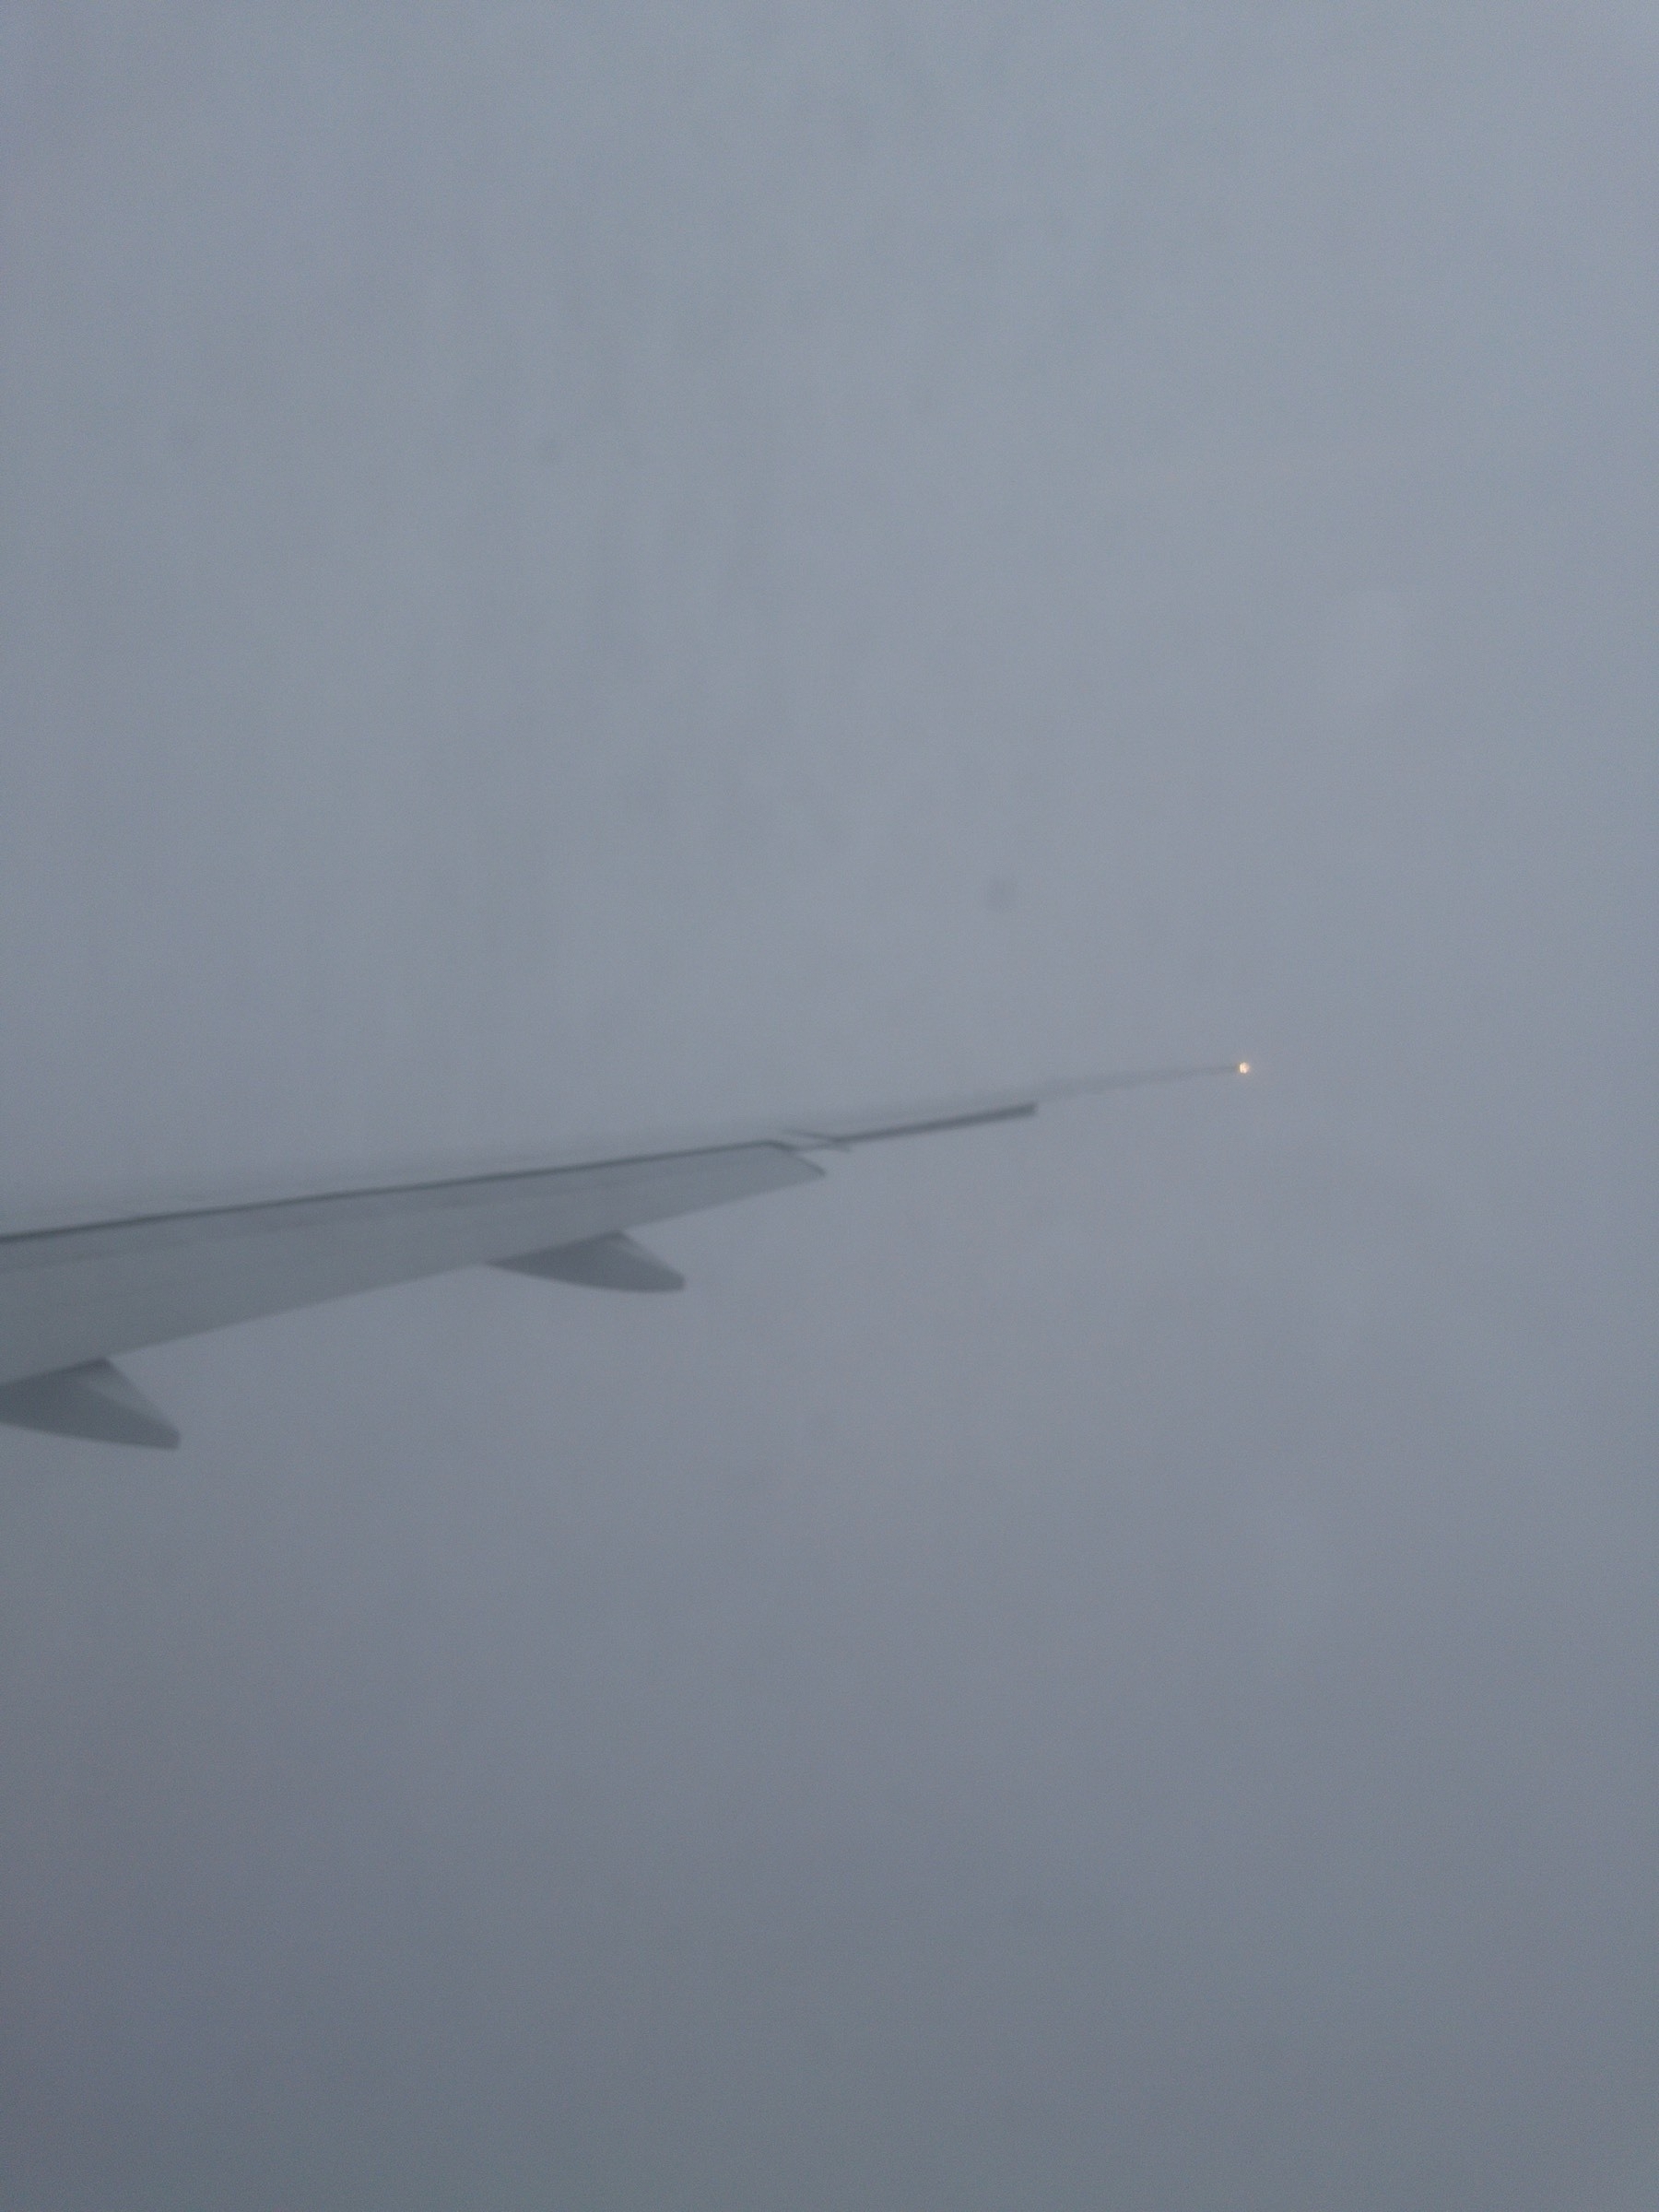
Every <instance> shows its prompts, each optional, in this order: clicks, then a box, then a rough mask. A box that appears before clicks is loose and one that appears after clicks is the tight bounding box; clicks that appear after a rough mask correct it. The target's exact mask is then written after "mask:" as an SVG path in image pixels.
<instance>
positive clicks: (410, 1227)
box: [0, 1063, 1246, 1445]
mask: <svg viewBox="0 0 1659 2212" xmlns="http://www.w3.org/2000/svg"><path fill="white" fill-rule="evenodd" d="M1244 1072H1246V1070H1245V1068H1244V1066H1243V1065H1241V1064H1239V1063H1234V1064H1232V1065H1229V1066H1226V1067H1202V1068H1200V1067H1189V1068H1157V1069H1149V1070H1147V1071H1145V1072H1143V1073H1140V1074H1135V1075H1123V1076H1103V1077H1085V1078H1082V1079H1081V1080H1078V1081H1074V1082H1069V1083H1056V1084H1050V1085H1047V1086H1040V1087H1037V1088H1032V1089H1029V1090H1025V1091H1017V1092H1007V1093H1004V1094H1002V1095H1000V1096H997V1097H993V1098H982V1099H972V1100H956V1101H953V1102H945V1103H941V1104H935V1105H929V1106H916V1107H911V1108H908V1109H900V1110H898V1111H894V1112H885V1113H865V1114H861V1115H855V1116H845V1117H834V1116H832V1117H830V1118H827V1119H825V1120H823V1121H812V1122H809V1123H803V1124H780V1125H777V1126H774V1127H769V1128H764V1129H760V1130H751V1131H748V1132H742V1133H736V1134H733V1135H726V1136H724V1137H718V1136H716V1137H703V1138H699V1139H682V1140H680V1141H678V1142H674V1141H661V1140H659V1141H657V1142H655V1143H652V1144H647V1145H641V1146H635V1147H611V1148H608V1149H606V1148H599V1149H590V1150H589V1151H588V1152H587V1153H586V1154H585V1155H584V1156H582V1157H567V1158H559V1159H552V1160H545V1161H541V1162H537V1163H531V1164H525V1165H514V1166H511V1167H498V1168H491V1169H489V1170H488V1171H482V1172H474V1173H471V1174H462V1175H447V1176H441V1177H422V1178H418V1179H413V1180H405V1181H399V1182H382V1183H378V1184H373V1185H370V1186H368V1187H362V1188H355V1189H347V1190H335V1191H327V1192H321V1193H316V1194H303V1195H300V1196H293V1197H276V1198H264V1199H259V1200H255V1201H252V1202H249V1201H243V1202H241V1203H238V1204H231V1205H206V1204H204V1205H192V1206H182V1207H178V1208H174V1209H172V1210H169V1211H150V1212H142V1213H137V1212H135V1213H132V1214H129V1215H125V1216H123V1217H120V1218H115V1219H109V1220H93V1221H74V1222H70V1223H67V1224H63V1225H58V1226H52V1227H46V1228H33V1229H23V1230H12V1231H10V1232H4V1231H0V1423H8V1424H11V1425H13V1426H16V1427H19V1428H26V1429H41V1430H49V1431H52V1432H53V1433H56V1434H60V1435H68V1436H80V1437H91V1438H94V1439H97V1440H100V1441H105V1442H112V1443H139V1444H154V1445H171V1444H176V1443H177V1442H178V1441H179V1439H178V1432H177V1430H175V1429H174V1428H173V1427H172V1425H171V1422H169V1421H168V1420H167V1419H166V1418H165V1417H164V1416H163V1415H161V1414H160V1413H159V1412H158V1411H157V1409H156V1408H155V1407H154V1406H151V1405H150V1404H149V1402H148V1400H147V1399H146V1398H145V1397H144V1396H143V1394H141V1393H140V1392H139V1391H138V1389H137V1388H136V1386H135V1384H134V1383H132V1382H130V1381H129V1380H128V1379H127V1377H126V1376H125V1375H124V1374H123V1373H122V1372H121V1371H120V1370H119V1369H117V1368H115V1367H112V1365H111V1364H110V1362H111V1360H112V1358H113V1356H114V1355H116V1354H118V1353H122V1352H130V1351H136V1350H138V1349H140V1348H141V1347H145V1346H147V1345H154V1344H164V1343H168V1342H171V1340H172V1339H173V1338H175V1337H180V1336H192V1335H196V1334H197V1333H198V1332H200V1331H202V1330H205V1329H214V1328H219V1327H222V1326H224V1325H225V1324H227V1323H229V1322H238V1321H252V1320H255V1319H257V1318H258V1317H259V1316H261V1315H263V1314H266V1313H280V1312H287V1311H288V1309H289V1308H291V1307H296V1306H309V1305H315V1304H317V1303H319V1302H320V1301H322V1300H325V1299H330V1298H340V1297H344V1296H346V1295H347V1294H348V1293H350V1292H352V1291H357V1290H373V1289H378V1288H382V1287H383V1286H385V1285H388V1284H392V1283H404V1282H412V1281H414V1280H415V1279H417V1278H418V1277H421V1276H427V1275H438V1274H441V1273H443V1272H444V1271H445V1270H447V1269H449V1268H452V1267H467V1266H476V1265H491V1266H498V1267H506V1268H510V1269H512V1270H513V1271H514V1272H516V1273H518V1274H522V1275H529V1276H537V1277H547V1278H552V1279H556V1280H559V1281H564V1282H571V1283H579V1284H582V1285H586V1286H589V1287H591V1288H605V1289H618V1290H668V1289H677V1288H679V1287H680V1282H681V1278H680V1277H678V1276H677V1275H676V1274H675V1273H674V1271H673V1270H672V1269H671V1268H669V1267H666V1266H665V1265H664V1264H663V1263H662V1262H661V1261H660V1260H658V1259H656V1258H654V1257H653V1255H652V1254H651V1253H648V1252H646V1251H644V1250H643V1249H642V1248H641V1246H640V1245H638V1244H636V1243H635V1242H634V1241H633V1239H632V1238H631V1237H630V1236H629V1233H628V1232H629V1230H634V1229H638V1228H641V1227H642V1226H643V1225H644V1224H646V1223H648V1222H652V1221H666V1220H670V1219H672V1218H674V1217H675V1216H676V1215H678V1214H688V1213H696V1212H699V1211H700V1210H701V1209H702V1208H704V1207H706V1206H724V1205H727V1204H728V1203H729V1202H730V1201H732V1200H733V1199H736V1198H747V1197H752V1196H755V1195H757V1194H759V1193H762V1192H765V1191H776V1190H782V1189H783V1188H785V1187H786V1186H787V1185H788V1184H790V1183H796V1182H814V1181H816V1180H817V1178H818V1176H819V1175H821V1174H822V1172H823V1170H822V1169H821V1168H820V1167H818V1165H817V1163H816V1161H815V1159H813V1157H812V1156H813V1155H814V1154H817V1153H822V1152H828V1151H843V1150H846V1149H848V1148H850V1147H853V1146H856V1145H866V1144H874V1143H877V1142H878V1141H880V1140H883V1139H886V1138H888V1137H898V1136H920V1135H926V1134H929V1133H931V1132H933V1131H935V1130H944V1129H963V1128H971V1127H973V1126H975V1125H977V1124H983V1123H988V1122H1002V1121H1013V1120H1017V1119H1019V1118H1022V1117H1024V1116H1027V1115H1030V1114H1033V1113H1035V1112H1036V1111H1037V1109H1038V1107H1039V1106H1040V1105H1041V1104H1042V1103H1043V1102H1044V1101H1045V1100H1051V1099H1057V1098H1068V1097H1077V1096H1081V1095H1085V1094H1088V1093H1091V1092H1095V1091H1104V1090H1118V1089H1127V1088H1132V1087H1134V1086H1136V1085H1139V1084H1145V1083H1167V1082H1175V1081H1180V1080H1182V1079H1183V1078H1186V1077H1195V1076H1209V1075H1235V1074H1242V1073H1244Z"/></svg>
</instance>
